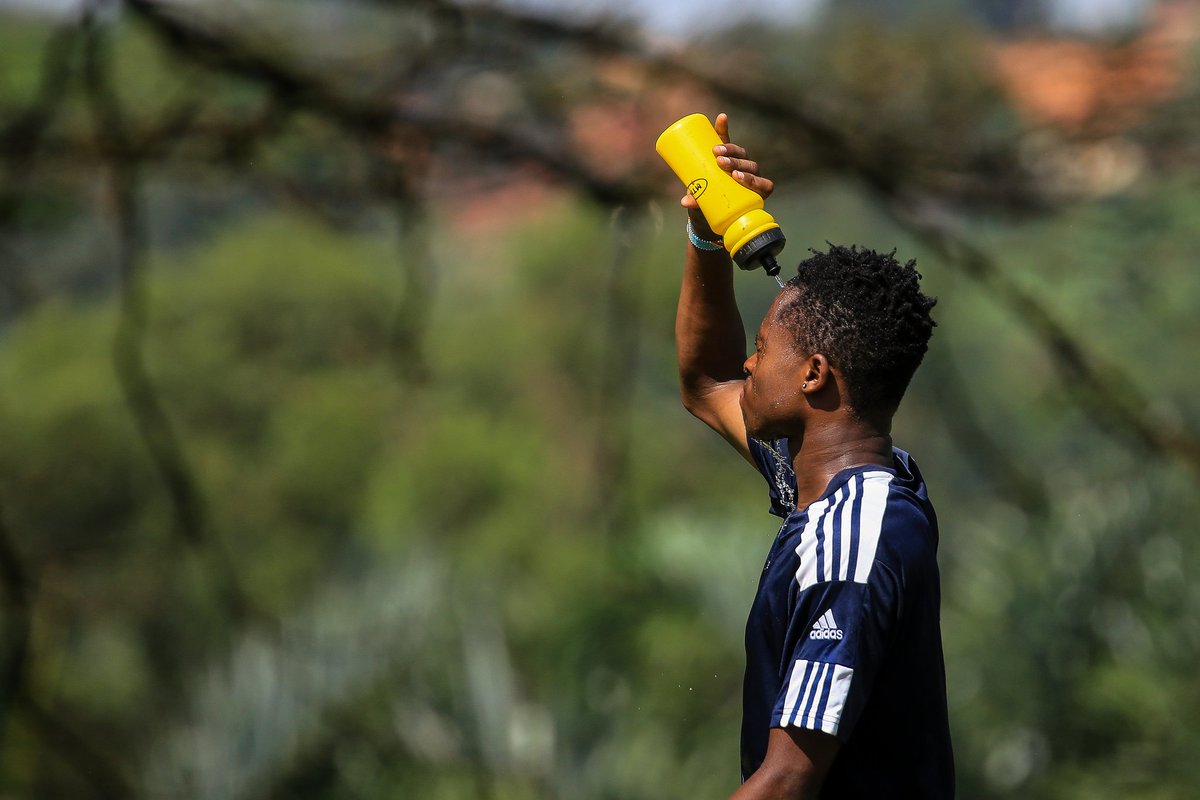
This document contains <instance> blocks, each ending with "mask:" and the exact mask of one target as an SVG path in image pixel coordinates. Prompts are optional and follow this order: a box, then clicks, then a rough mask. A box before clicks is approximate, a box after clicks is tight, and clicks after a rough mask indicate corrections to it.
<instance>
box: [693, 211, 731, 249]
mask: <svg viewBox="0 0 1200 800" xmlns="http://www.w3.org/2000/svg"><path fill="white" fill-rule="evenodd" d="M687 235H688V241H689V242H691V243H692V247H694V248H696V249H697V250H701V251H704V252H706V253H715V252H717V251H719V250H724V249H725V243H724V242H723V241H722V239H721V237H719V236H717V235H716V234H715V233H713V232H712V230H711V229H709V228H708V226H707V225H705V226H704V230H698V229H697V227H696V225H695V224H694V223H693V221H692V220H691V219H688V223H687Z"/></svg>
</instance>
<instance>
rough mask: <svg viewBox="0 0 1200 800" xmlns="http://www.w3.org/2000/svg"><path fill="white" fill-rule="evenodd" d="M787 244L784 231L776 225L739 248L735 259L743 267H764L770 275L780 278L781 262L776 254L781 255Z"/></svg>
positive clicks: (734, 255)
mask: <svg viewBox="0 0 1200 800" xmlns="http://www.w3.org/2000/svg"><path fill="white" fill-rule="evenodd" d="M785 244H787V239H786V238H785V237H784V235H783V231H782V230H781V229H780V228H779V227H778V226H776V227H774V228H770V229H769V230H766V231H764V232H763V233H760V234H759V235H758V236H755V237H754V238H753V239H751V240H750V241H748V242H746V243H745V244H744V245H742V246H741V247H740V248H738V251H737V252H736V253H734V254H733V260H734V262H735V263H736V264H737V265H738V266H739V267H741V268H742V269H755V268H757V267H762V268H763V270H764V271H765V272H766V273H767V274H768V275H770V276H771V277H772V278H776V280H778V278H777V276H778V275H779V262H778V261H776V260H775V256H777V255H779V253H780V252H781V251H782V250H783V246H784V245H785Z"/></svg>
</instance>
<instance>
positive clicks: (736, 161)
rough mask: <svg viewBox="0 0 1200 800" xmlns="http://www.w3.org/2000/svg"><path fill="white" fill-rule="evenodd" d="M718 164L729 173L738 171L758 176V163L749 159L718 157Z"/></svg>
mask: <svg viewBox="0 0 1200 800" xmlns="http://www.w3.org/2000/svg"><path fill="white" fill-rule="evenodd" d="M717 163H718V164H720V165H721V167H722V168H723V169H725V170H727V171H729V172H732V171H734V170H738V171H740V172H749V173H750V174H751V175H757V174H758V162H757V161H751V160H750V159H748V158H730V157H729V156H717Z"/></svg>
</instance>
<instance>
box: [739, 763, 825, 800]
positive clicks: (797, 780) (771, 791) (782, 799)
mask: <svg viewBox="0 0 1200 800" xmlns="http://www.w3.org/2000/svg"><path fill="white" fill-rule="evenodd" d="M810 778H811V775H809V774H806V773H803V772H793V771H772V770H767V769H760V770H758V771H757V772H755V773H754V774H753V775H751V776H750V779H749V780H748V781H746V782H745V783H743V784H742V785H741V786H740V787H738V790H737V791H736V792H734V793H733V796H732V797H731V798H730V800H810V799H811V798H815V797H816V796H817V793H818V791H819V789H820V783H819V782H816V781H813V780H810Z"/></svg>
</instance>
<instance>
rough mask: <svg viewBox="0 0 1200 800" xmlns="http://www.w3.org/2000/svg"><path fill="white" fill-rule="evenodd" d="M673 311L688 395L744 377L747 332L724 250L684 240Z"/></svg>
mask: <svg viewBox="0 0 1200 800" xmlns="http://www.w3.org/2000/svg"><path fill="white" fill-rule="evenodd" d="M686 247H687V253H686V255H685V257H684V266H683V284H682V286H681V287H680V290H679V308H678V310H677V312H676V316H675V347H676V352H677V354H678V358H679V378H680V383H681V388H682V391H683V395H684V398H685V400H686V399H687V398H688V397H695V396H699V395H702V394H703V393H704V391H705V390H706V389H707V388H708V387H710V386H712V385H714V384H717V383H721V382H724V381H730V380H737V379H739V378H741V377H742V374H743V372H742V365H743V363H745V360H746V333H745V329H744V327H743V325H742V317H741V314H740V313H739V312H738V308H737V302H736V300H735V298H734V293H733V262H732V261H731V259H730V258H729V254H728V253H726V252H725V251H724V250H717V251H711V252H710V251H702V250H698V249H696V248H695V247H693V246H692V245H691V244H688V245H686Z"/></svg>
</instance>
